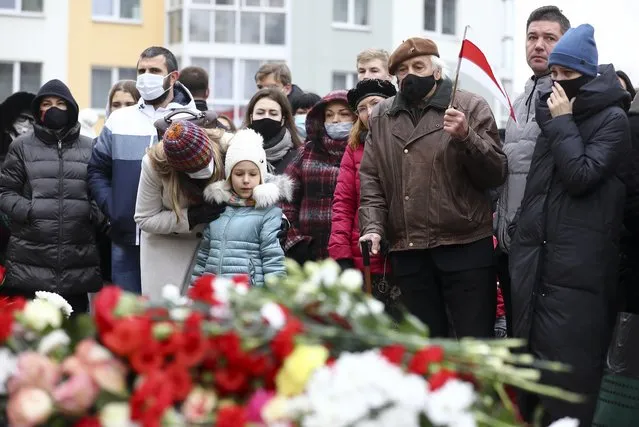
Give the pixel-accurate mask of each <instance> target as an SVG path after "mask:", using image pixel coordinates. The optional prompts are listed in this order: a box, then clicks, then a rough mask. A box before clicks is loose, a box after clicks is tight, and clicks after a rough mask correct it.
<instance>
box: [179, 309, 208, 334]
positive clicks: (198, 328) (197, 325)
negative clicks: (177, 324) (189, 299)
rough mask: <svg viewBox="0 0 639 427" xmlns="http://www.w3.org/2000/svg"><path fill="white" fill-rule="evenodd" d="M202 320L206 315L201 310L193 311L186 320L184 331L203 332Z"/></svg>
mask: <svg viewBox="0 0 639 427" xmlns="http://www.w3.org/2000/svg"><path fill="white" fill-rule="evenodd" d="M202 320H204V315H203V314H202V313H200V312H199V311H193V312H192V313H191V314H189V317H187V318H186V320H185V321H184V332H198V333H202Z"/></svg>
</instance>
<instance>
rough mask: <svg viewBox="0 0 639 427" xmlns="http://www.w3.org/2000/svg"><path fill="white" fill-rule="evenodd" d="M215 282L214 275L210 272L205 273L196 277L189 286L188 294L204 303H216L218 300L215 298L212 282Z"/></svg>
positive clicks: (194, 299)
mask: <svg viewBox="0 0 639 427" xmlns="http://www.w3.org/2000/svg"><path fill="white" fill-rule="evenodd" d="M214 283H215V276H213V275H211V274H205V275H203V276H200V277H198V278H197V279H196V280H195V282H193V286H191V287H190V288H189V292H188V296H189V298H191V299H192V300H193V301H200V302H203V303H205V304H210V305H216V304H218V301H217V300H216V299H215V294H214V290H215V288H214V287H213V284H214Z"/></svg>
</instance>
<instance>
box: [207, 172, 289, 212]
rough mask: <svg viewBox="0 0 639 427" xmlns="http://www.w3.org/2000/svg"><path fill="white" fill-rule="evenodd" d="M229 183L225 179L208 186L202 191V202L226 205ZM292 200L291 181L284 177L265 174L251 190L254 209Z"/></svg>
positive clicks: (230, 190)
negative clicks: (261, 182) (262, 180)
mask: <svg viewBox="0 0 639 427" xmlns="http://www.w3.org/2000/svg"><path fill="white" fill-rule="evenodd" d="M231 194H232V188H231V181H230V180H229V179H225V180H223V181H216V182H214V183H212V184H209V185H208V186H207V187H206V188H205V189H204V200H206V201H207V202H209V203H228V201H229V200H230V199H231ZM292 199H293V181H292V180H291V179H290V178H289V177H288V176H286V175H271V174H267V175H266V179H265V180H264V183H263V184H260V185H258V186H257V187H255V188H254V189H253V200H255V207H256V208H261V209H264V208H268V207H271V206H275V205H276V204H277V203H278V202H280V201H287V202H290V201H292Z"/></svg>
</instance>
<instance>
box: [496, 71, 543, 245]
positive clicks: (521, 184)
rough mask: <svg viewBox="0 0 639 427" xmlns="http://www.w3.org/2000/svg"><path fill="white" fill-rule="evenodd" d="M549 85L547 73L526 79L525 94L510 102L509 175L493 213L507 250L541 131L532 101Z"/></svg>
mask: <svg viewBox="0 0 639 427" xmlns="http://www.w3.org/2000/svg"><path fill="white" fill-rule="evenodd" d="M551 86H552V80H551V79H550V75H546V76H543V77H540V78H536V77H533V78H531V79H530V80H528V82H527V83H526V89H525V90H524V93H522V94H521V95H520V96H519V97H518V98H517V99H516V100H515V102H514V104H513V108H514V110H515V115H516V117H517V122H515V121H514V120H513V119H512V118H511V119H509V120H508V125H507V127H506V139H505V141H504V145H503V147H502V149H503V151H504V153H505V154H506V158H507V159H508V176H507V177H506V183H505V184H504V185H503V186H502V187H501V189H500V194H499V200H498V202H497V215H496V221H497V226H496V229H497V230H496V234H497V240H498V242H499V246H500V247H501V249H502V250H503V251H504V252H506V253H508V251H509V248H510V236H509V235H508V226H509V225H510V224H511V223H512V222H513V219H514V217H515V214H516V213H517V209H519V206H520V205H521V201H522V199H523V198H524V189H525V188H526V177H527V176H528V171H529V169H530V161H531V160H532V156H533V151H534V150H535V143H536V141H537V137H538V136H539V132H540V130H539V126H538V125H537V121H536V120H535V104H536V103H537V99H539V93H540V91H542V92H543V91H548V90H550V88H551Z"/></svg>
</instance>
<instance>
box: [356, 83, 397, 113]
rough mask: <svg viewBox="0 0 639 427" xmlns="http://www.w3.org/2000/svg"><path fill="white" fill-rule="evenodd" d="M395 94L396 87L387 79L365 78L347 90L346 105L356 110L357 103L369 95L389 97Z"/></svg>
mask: <svg viewBox="0 0 639 427" xmlns="http://www.w3.org/2000/svg"><path fill="white" fill-rule="evenodd" d="M395 95H397V89H395V85H393V84H392V83H391V82H390V81H388V80H381V79H366V80H362V81H360V82H357V86H355V87H354V88H353V89H351V90H349V91H348V95H346V96H347V98H348V105H349V106H350V107H351V110H353V111H357V106H358V105H359V103H360V102H361V101H362V100H363V99H365V98H368V97H369V96H381V97H382V98H390V97H391V96H395Z"/></svg>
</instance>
